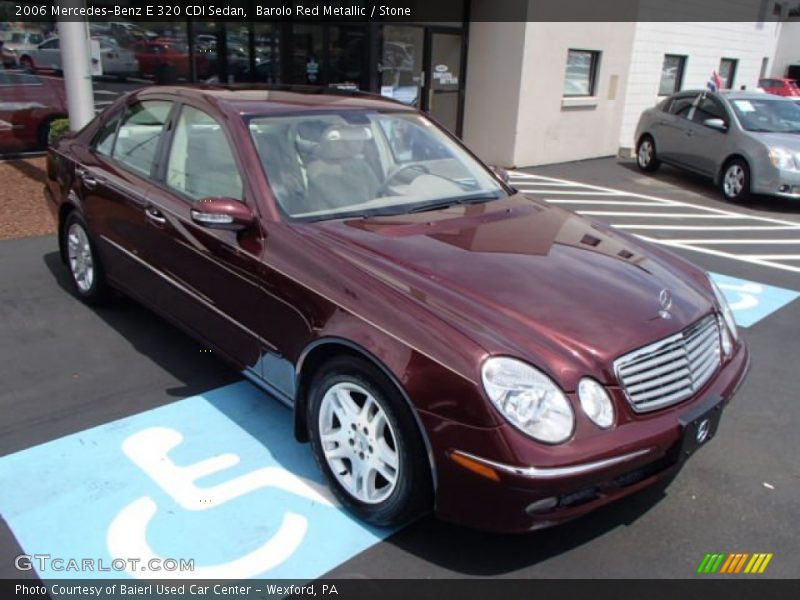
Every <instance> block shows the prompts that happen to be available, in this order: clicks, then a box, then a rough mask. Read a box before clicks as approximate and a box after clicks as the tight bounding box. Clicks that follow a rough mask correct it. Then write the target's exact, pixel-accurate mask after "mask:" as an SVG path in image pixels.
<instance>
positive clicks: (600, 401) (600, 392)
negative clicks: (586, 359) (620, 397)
mask: <svg viewBox="0 0 800 600" xmlns="http://www.w3.org/2000/svg"><path fill="white" fill-rule="evenodd" d="M578 398H579V399H580V401H581V408H583V412H585V413H586V416H587V417H589V418H590V419H591V420H592V422H593V423H594V424H595V425H597V426H598V427H602V428H603V429H607V428H608V427H611V426H612V425H613V424H614V404H613V403H612V402H611V398H610V397H609V396H608V392H606V389H605V388H604V387H603V386H602V385H600V384H599V383H598V382H596V381H595V380H594V379H590V378H589V377H584V378H583V379H581V381H580V383H579V384H578Z"/></svg>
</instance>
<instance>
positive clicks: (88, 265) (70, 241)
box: [62, 211, 108, 304]
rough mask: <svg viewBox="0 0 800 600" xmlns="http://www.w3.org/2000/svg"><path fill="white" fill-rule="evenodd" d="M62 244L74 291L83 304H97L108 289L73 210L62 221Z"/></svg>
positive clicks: (83, 228)
mask: <svg viewBox="0 0 800 600" xmlns="http://www.w3.org/2000/svg"><path fill="white" fill-rule="evenodd" d="M62 243H63V244H64V257H65V259H66V261H67V266H68V267H69V272H70V275H71V276H72V283H73V285H74V288H75V294H76V295H77V296H78V298H80V299H81V300H83V301H84V302H86V303H87V304H97V303H98V302H100V301H102V300H104V299H105V298H106V297H107V294H108V288H107V285H106V282H105V277H104V273H103V266H102V264H101V263H100V258H99V257H98V256H97V252H96V250H95V247H94V243H93V242H92V239H91V237H90V236H89V230H88V228H87V226H86V222H85V221H84V220H83V218H82V217H81V216H80V215H79V214H78V213H77V212H75V211H73V212H71V213H70V214H69V216H67V218H66V220H65V221H64V233H63V236H62Z"/></svg>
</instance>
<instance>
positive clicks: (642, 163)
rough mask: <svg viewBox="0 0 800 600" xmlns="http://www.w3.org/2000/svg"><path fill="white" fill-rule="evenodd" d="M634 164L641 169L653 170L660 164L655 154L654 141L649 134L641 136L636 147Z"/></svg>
mask: <svg viewBox="0 0 800 600" xmlns="http://www.w3.org/2000/svg"><path fill="white" fill-rule="evenodd" d="M636 164H637V165H638V167H639V168H640V169H641V170H642V171H646V172H652V171H655V170H656V169H657V168H658V167H659V166H660V165H661V161H659V160H658V156H657V155H656V143H655V141H654V140H653V138H652V137H650V136H649V135H645V136H642V139H640V140H639V145H638V146H637V147H636Z"/></svg>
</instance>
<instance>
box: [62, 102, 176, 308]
mask: <svg viewBox="0 0 800 600" xmlns="http://www.w3.org/2000/svg"><path fill="white" fill-rule="evenodd" d="M172 108H173V103H172V102H171V101H167V100H143V101H140V102H134V103H133V104H131V105H130V106H127V107H124V108H123V109H122V110H119V111H117V112H116V113H112V114H109V115H108V116H107V117H106V118H105V119H104V121H103V123H102V124H101V127H100V128H99V130H98V133H97V134H96V136H95V138H94V140H93V141H92V144H90V145H89V146H87V147H78V148H76V150H75V155H76V159H77V163H78V164H77V165H76V176H77V177H76V192H77V194H78V197H79V200H80V204H81V207H82V211H83V214H84V216H85V218H86V220H87V223H88V224H89V229H90V230H91V231H92V233H93V235H94V237H95V241H96V244H97V249H98V252H99V253H100V257H101V259H102V261H103V264H104V266H105V269H106V275H107V276H108V277H109V279H111V280H112V281H113V282H114V283H115V284H117V285H118V286H120V287H122V288H124V289H125V291H127V292H128V293H130V294H131V295H133V296H134V297H136V298H138V299H140V300H142V301H144V302H145V303H148V304H151V305H155V304H157V302H158V298H159V296H160V295H161V294H162V293H163V289H164V282H163V281H162V279H161V278H160V276H159V275H158V273H156V272H155V271H154V270H153V269H152V268H151V267H150V266H149V265H148V264H147V263H146V262H145V261H144V260H143V258H142V253H143V248H145V247H146V244H147V239H146V236H145V234H146V233H147V232H148V231H149V229H148V218H147V213H146V207H147V204H146V200H147V192H148V190H149V189H150V187H151V183H150V180H151V177H152V175H153V173H154V168H155V160H156V157H157V156H159V151H160V145H161V142H162V139H163V137H162V136H163V133H164V128H165V125H166V123H167V122H168V119H169V115H170V112H171V111H172Z"/></svg>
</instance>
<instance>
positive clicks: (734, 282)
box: [711, 273, 800, 327]
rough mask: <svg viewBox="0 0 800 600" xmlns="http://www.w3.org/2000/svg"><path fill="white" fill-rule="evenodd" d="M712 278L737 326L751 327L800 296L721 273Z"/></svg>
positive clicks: (798, 293)
mask: <svg viewBox="0 0 800 600" xmlns="http://www.w3.org/2000/svg"><path fill="white" fill-rule="evenodd" d="M711 278H712V279H713V280H714V281H715V282H716V284H717V285H718V286H719V287H720V289H721V290H722V293H723V294H725V298H726V299H727V300H728V303H729V304H730V306H731V310H733V315H734V318H735V319H736V324H737V325H740V326H741V327H750V326H751V325H754V324H755V323H757V322H758V321H760V320H761V319H763V318H765V317H767V316H769V315H770V314H772V313H773V312H775V311H776V310H778V309H779V308H782V307H784V306H785V305H787V304H789V303H790V302H791V301H792V300H795V299H796V298H797V297H798V296H800V292H795V291H794V290H787V289H785V288H779V287H775V286H772V285H767V284H765V283H757V282H755V281H747V280H746V279H738V278H736V277H730V276H728V275H720V274H719V273H711Z"/></svg>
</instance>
